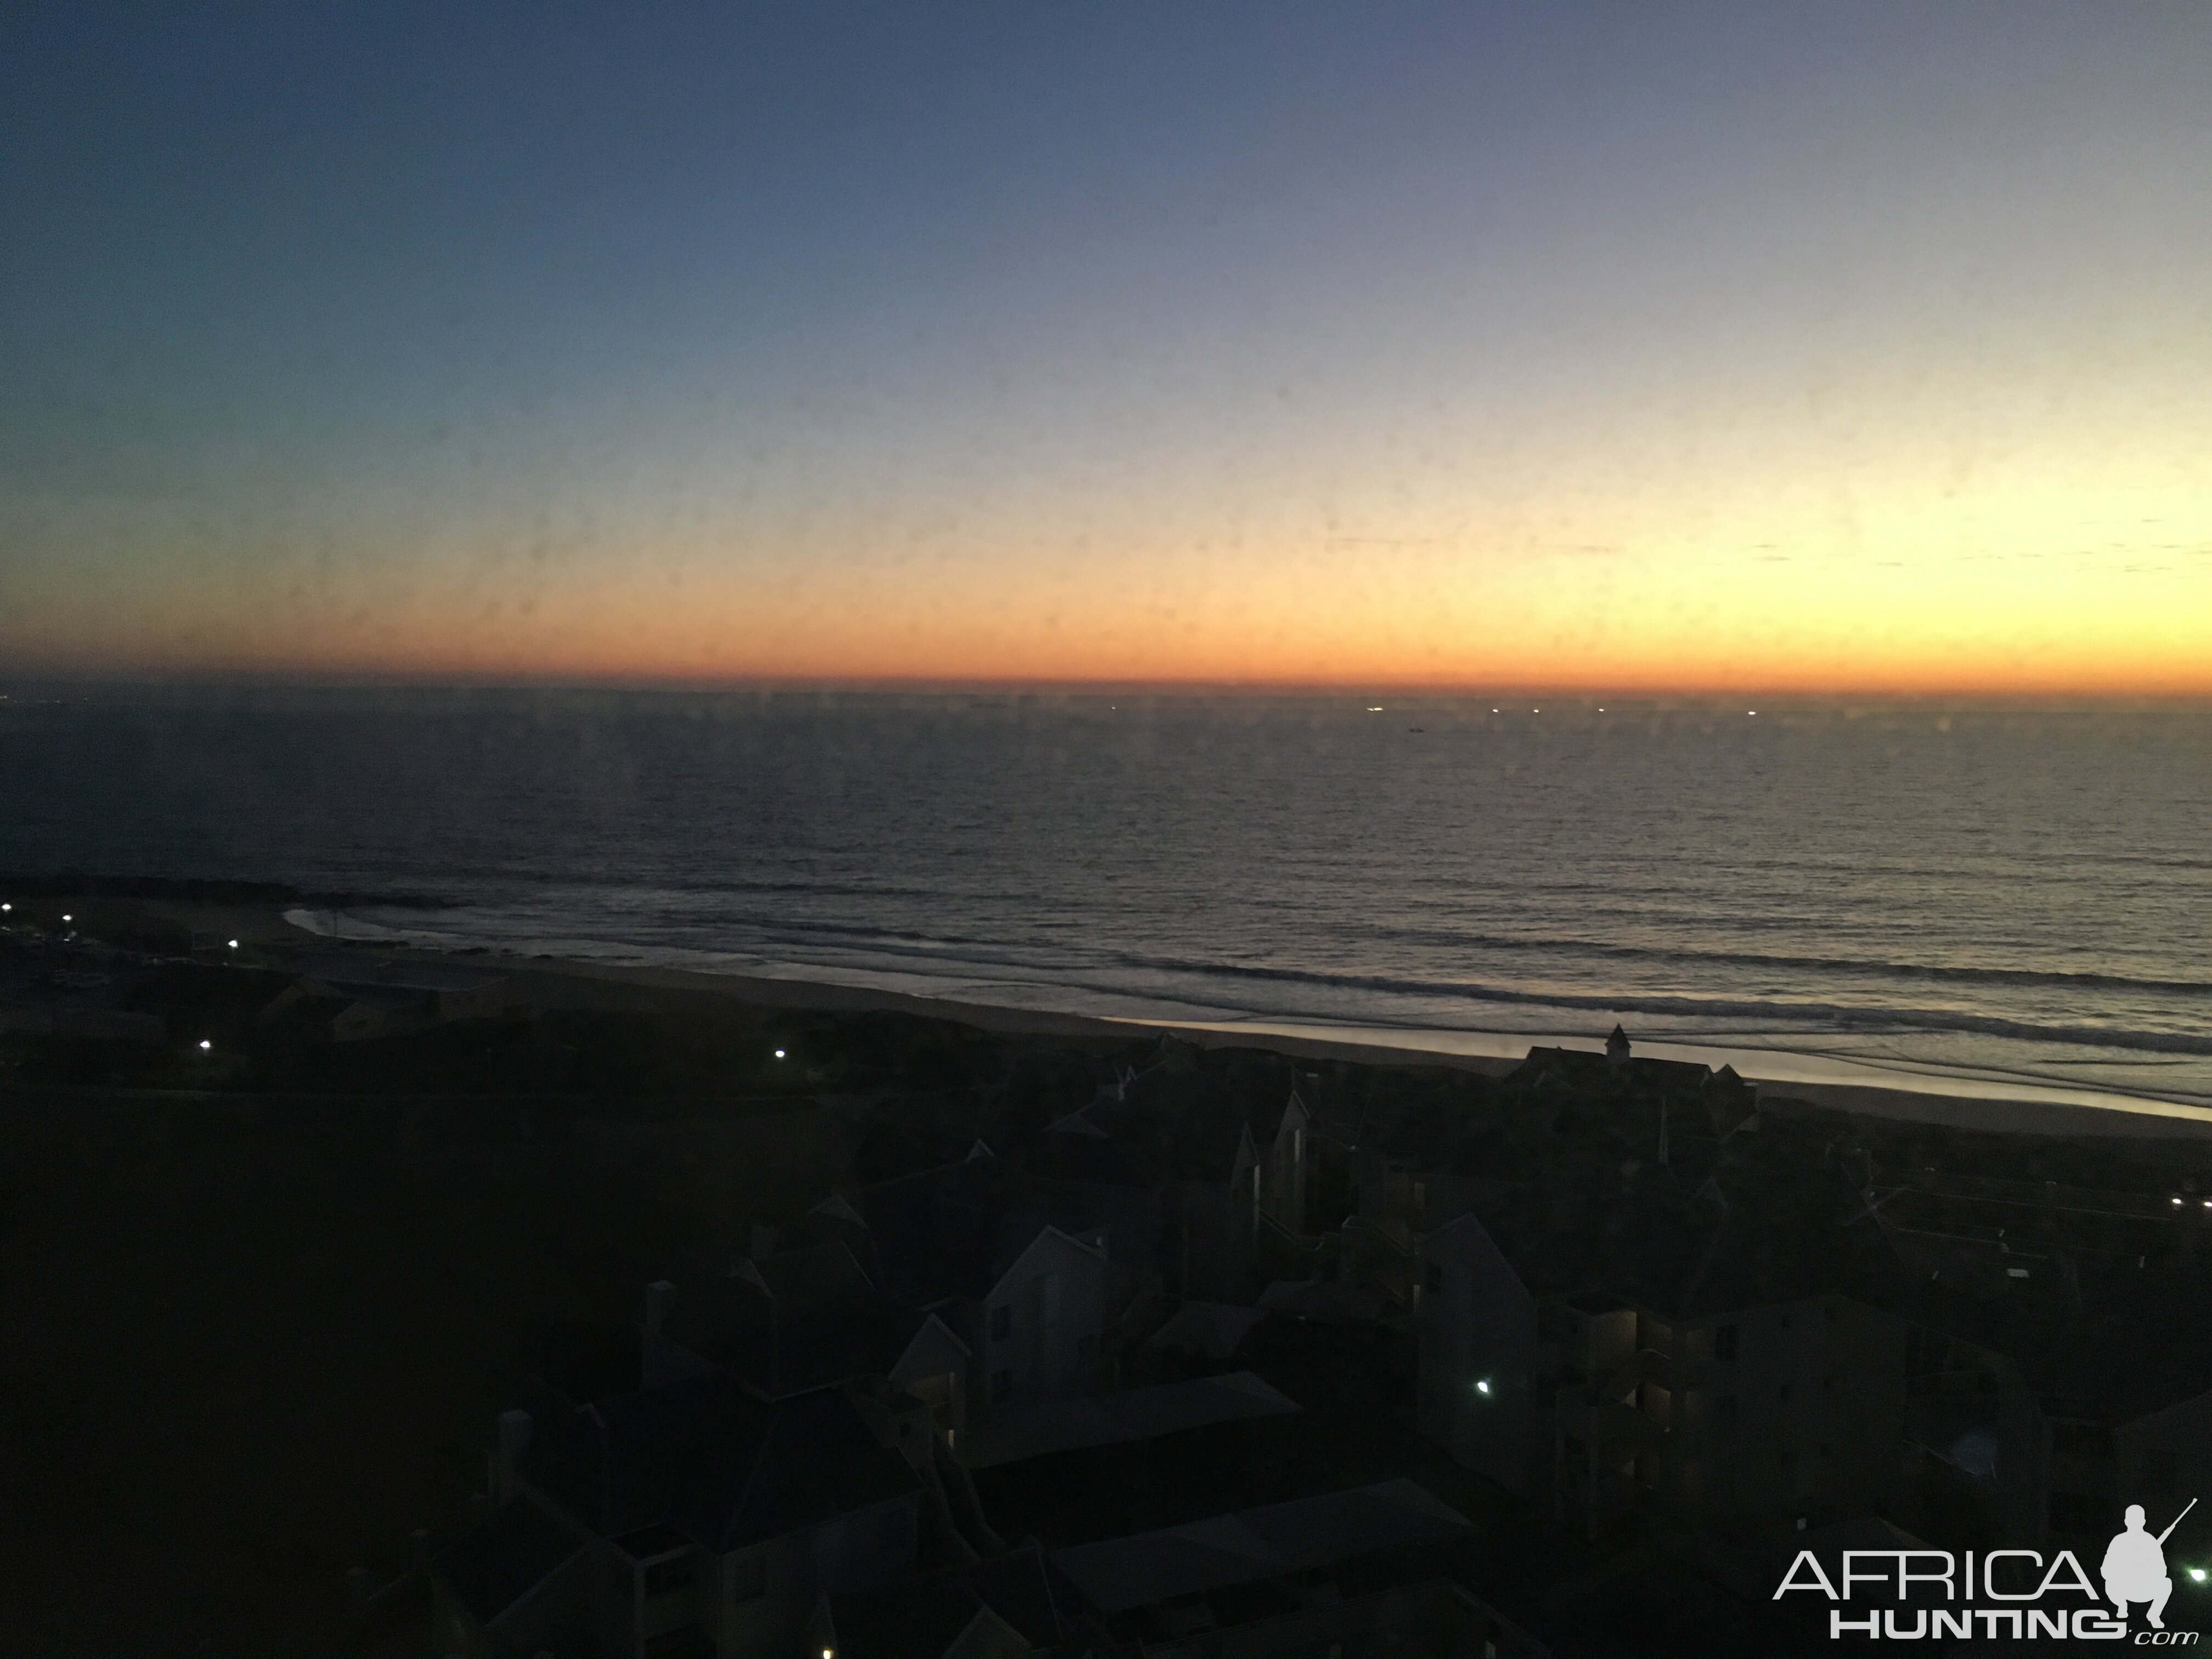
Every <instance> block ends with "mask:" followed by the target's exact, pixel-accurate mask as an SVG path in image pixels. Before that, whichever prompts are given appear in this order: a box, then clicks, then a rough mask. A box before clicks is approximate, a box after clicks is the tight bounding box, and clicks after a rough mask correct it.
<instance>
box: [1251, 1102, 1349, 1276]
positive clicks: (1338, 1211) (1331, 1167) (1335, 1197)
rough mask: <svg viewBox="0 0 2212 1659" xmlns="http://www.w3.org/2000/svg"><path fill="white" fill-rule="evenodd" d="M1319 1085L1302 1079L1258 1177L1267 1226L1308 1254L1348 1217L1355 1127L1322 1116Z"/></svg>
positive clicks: (1273, 1135)
mask: <svg viewBox="0 0 2212 1659" xmlns="http://www.w3.org/2000/svg"><path fill="white" fill-rule="evenodd" d="M1320 1100H1321V1079H1320V1077H1319V1076H1318V1075H1317V1074H1316V1073H1301V1074H1300V1075H1299V1077H1298V1079H1297V1082H1296V1083H1295V1084H1293V1085H1292V1086H1291V1092H1290V1097H1289V1098H1288V1099H1287V1100H1286V1101H1285V1102H1284V1103H1283V1109H1282V1113H1281V1115H1280V1116H1279V1117H1278V1118H1277V1119H1276V1121H1275V1122H1274V1124H1273V1126H1272V1133H1268V1134H1267V1139H1266V1141H1265V1144H1264V1146H1263V1147H1262V1150H1261V1160H1260V1167H1259V1170H1258V1172H1257V1175H1256V1176H1255V1180H1256V1182H1257V1185H1258V1208H1259V1212H1260V1215H1261V1218H1262V1220H1263V1222H1264V1223H1265V1224H1266V1225H1268V1226H1270V1227H1272V1228H1273V1230H1274V1231H1275V1232H1276V1233H1277V1234H1278V1235H1279V1237H1280V1239H1281V1240H1282V1241H1283V1243H1285V1244H1286V1245H1289V1246H1291V1247H1293V1248H1295V1247H1297V1246H1304V1247H1307V1248H1308V1249H1310V1247H1311V1245H1312V1243H1314V1242H1315V1241H1316V1240H1317V1239H1318V1237H1320V1236H1321V1235H1322V1234H1323V1233H1326V1232H1328V1231H1330V1230H1331V1229H1333V1228H1335V1227H1336V1226H1338V1225H1340V1224H1341V1223H1342V1221H1343V1219H1344V1218H1345V1216H1346V1213H1347V1212H1349V1211H1350V1209H1351V1206H1352V1181H1353V1176H1352V1157H1353V1153H1354V1152H1355V1150H1356V1148H1357V1146H1358V1128H1357V1126H1356V1125H1355V1124H1352V1123H1350V1122H1347V1121H1344V1120H1343V1119H1341V1118H1340V1117H1338V1116H1336V1115H1332V1114H1328V1113H1325V1112H1323V1111H1322V1109H1321V1108H1320V1104H1319V1102H1320Z"/></svg>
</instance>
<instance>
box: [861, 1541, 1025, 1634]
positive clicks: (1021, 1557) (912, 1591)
mask: <svg viewBox="0 0 2212 1659" xmlns="http://www.w3.org/2000/svg"><path fill="white" fill-rule="evenodd" d="M979 1615H987V1616H988V1617H991V1618H994V1619H996V1620H999V1621H1000V1622H1001V1623H1003V1624H1005V1625H1006V1626H1007V1627H1008V1628H1009V1629H1011V1630H1012V1631H1013V1632H1015V1633H1016V1635H1017V1636H1018V1637H1019V1638H1021V1639H1023V1640H1024V1641H1026V1642H1027V1643H1028V1644H1030V1646H1031V1647H1033V1648H1039V1649H1045V1650H1055V1649H1058V1648H1060V1647H1061V1646H1062V1645H1063V1644H1065V1643H1066V1639H1067V1629H1066V1623H1065V1622H1064V1620H1062V1618H1061V1615H1060V1607H1059V1604H1058V1601H1057V1599H1056V1598H1055V1597H1054V1595H1053V1590H1052V1585H1051V1583H1050V1577H1049V1574H1048V1571H1047V1570H1046V1566H1045V1560H1044V1557H1043V1554H1042V1553H1041V1552H1040V1551H1038V1550H1037V1549H1036V1548H1035V1547H1030V1548H1026V1549H1019V1550H1016V1551H1014V1552H1012V1553H1011V1554H1007V1555H1003V1556H1000V1557H997V1558H995V1559H992V1560H988V1561H985V1562H981V1563H979V1564H977V1565H973V1566H967V1567H961V1568H957V1569H955V1570H953V1571H950V1572H941V1573H933V1574H931V1575H929V1576H928V1577H922V1578H915V1579H909V1580H908V1581H907V1582H906V1583H902V1584H894V1585H889V1586H886V1587H884V1588H881V1589H871V1590H861V1591H858V1592H856V1593H854V1594H850V1595H840V1596H838V1597H836V1598H835V1599H834V1600H833V1601H831V1603H830V1613H829V1616H830V1621H831V1624H832V1625H833V1626H834V1627H835V1629H836V1633H837V1651H838V1653H839V1654H840V1655H841V1656H842V1659H909V1656H914V1659H937V1656H939V1655H942V1654H944V1653H945V1651H946V1650H948V1649H950V1648H951V1646H952V1644H954V1643H955V1642H956V1641H957V1640H958V1638H960V1636H961V1635H962V1634H963V1632H966V1631H967V1630H968V1628H969V1626H971V1625H973V1624H974V1623H975V1620H976V1619H977V1617H978V1616H979Z"/></svg>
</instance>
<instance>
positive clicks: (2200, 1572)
mask: <svg viewBox="0 0 2212 1659" xmlns="http://www.w3.org/2000/svg"><path fill="white" fill-rule="evenodd" d="M2189 1576H2190V1577H2191V1578H2193V1579H2195V1580H2196V1581H2197V1583H2200V1584H2201V1583H2203V1582H2204V1569H2203V1568H2202V1567H2191V1568H2190V1570H2189Z"/></svg>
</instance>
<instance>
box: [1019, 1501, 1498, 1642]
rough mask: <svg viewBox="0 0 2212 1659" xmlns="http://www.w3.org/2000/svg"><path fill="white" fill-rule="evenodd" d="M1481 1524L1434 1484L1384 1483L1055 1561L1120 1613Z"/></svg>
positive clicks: (1094, 1599)
mask: <svg viewBox="0 0 2212 1659" xmlns="http://www.w3.org/2000/svg"><path fill="white" fill-rule="evenodd" d="M1471 1525H1472V1523H1471V1522H1469V1521H1468V1519H1467V1517H1466V1516H1463V1515H1462V1514H1460V1513H1459V1511H1458V1510H1454V1509H1452V1508H1451V1507H1450V1506H1449V1505H1448V1504H1445V1503H1444V1502H1443V1500H1442V1499H1440V1498H1437V1497H1435V1496H1434V1495H1433V1494H1431V1492H1429V1491H1428V1490H1427V1489H1426V1488H1425V1487H1423V1486H1418V1485H1416V1484H1415V1483H1414V1482H1413V1481H1411V1480H1384V1481H1381V1482H1378V1483H1377V1484H1376V1485H1374V1486H1356V1487H1353V1488H1352V1489H1350V1490H1348V1491H1345V1492H1328V1493H1325V1494H1322V1496H1319V1497H1315V1498H1294V1499H1292V1500H1291V1502H1289V1503H1287V1504H1267V1505H1266V1506H1264V1507H1262V1508H1260V1509H1251V1510H1238V1511H1237V1512H1236V1513H1234V1514H1231V1515H1217V1516H1212V1517H1210V1518H1208V1519H1206V1520H1204V1521H1194V1522H1189V1523H1188V1524H1187V1525H1184V1526H1180V1527H1164V1528H1160V1529H1159V1530H1158V1531H1157V1532H1146V1533H1136V1534H1131V1535H1130V1536H1128V1537H1126V1538H1113V1539H1109V1540H1107V1541H1104V1542H1103V1543H1097V1544H1079V1545H1077V1546H1075V1547H1073V1548H1069V1549H1061V1550H1054V1552H1053V1553H1052V1562H1053V1565H1054V1566H1055V1567H1056V1568H1058V1569H1059V1570H1060V1571H1061V1572H1063V1573H1065V1574H1066V1576H1067V1577H1068V1578H1069V1580H1070V1581H1072V1582H1073V1583H1074V1584H1075V1586H1076V1587H1077V1588H1078V1589H1080V1590H1081V1591H1082V1592H1083V1595H1084V1596H1085V1599H1086V1600H1088V1601H1090V1603H1091V1606H1092V1607H1096V1608H1097V1610H1098V1611H1099V1612H1101V1613H1121V1612H1126V1611H1127V1610H1129V1609H1131V1608H1133V1607H1154V1606H1157V1605H1158V1604H1159V1603H1160V1602H1163V1601H1172V1600H1174V1599H1175V1598H1176V1597H1177V1596H1182V1595H1196V1594H1198V1593H1200V1592H1201V1591H1205V1590H1211V1589H1223V1588H1225V1587H1227V1586H1229V1585H1231V1584H1243V1583H1252V1582H1254V1581H1255V1580H1258V1579H1263V1578H1279V1577H1284V1576H1285V1575H1287V1574H1291V1573H1295V1572H1303V1571H1309V1570H1310V1569H1313V1568H1316V1567H1325V1566H1332V1565H1335V1564H1336V1563H1338V1562H1340V1561H1346V1560H1349V1559H1352V1558H1353V1557H1355V1556H1359V1555H1366V1554H1371V1553H1376V1552H1378V1551H1382V1550H1389V1549H1400V1548H1404V1547H1407V1546H1411V1545H1416V1544H1430V1543H1437V1542H1441V1541H1445V1540H1448V1539H1452V1538H1456V1537H1461V1536H1463V1535H1464V1534H1466V1532H1467V1531H1468V1528H1469V1527H1470V1526H1471Z"/></svg>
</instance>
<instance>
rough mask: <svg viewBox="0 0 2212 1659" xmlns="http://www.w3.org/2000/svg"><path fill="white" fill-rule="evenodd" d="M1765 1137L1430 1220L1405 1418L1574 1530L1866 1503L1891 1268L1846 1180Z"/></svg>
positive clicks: (1704, 1540) (1786, 1524)
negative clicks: (1742, 1148) (1706, 1166)
mask: <svg viewBox="0 0 2212 1659" xmlns="http://www.w3.org/2000/svg"><path fill="white" fill-rule="evenodd" d="M1632 1063H1633V1062H1632ZM1760 1139H1761V1138H1759V1137H1751V1138H1750V1142H1751V1143H1752V1144H1753V1145H1756V1144H1757V1143H1758V1142H1759V1140H1760ZM1780 1139H1781V1138H1780V1137H1778V1136H1769V1137H1765V1143H1766V1144H1765V1148H1764V1149H1762V1152H1760V1153H1759V1155H1755V1156H1747V1157H1744V1158H1742V1159H1741V1161H1740V1162H1738V1163H1736V1164H1733V1165H1729V1166H1723V1169H1722V1170H1721V1171H1720V1173H1719V1174H1717V1175H1716V1176H1708V1177H1707V1178H1706V1179H1705V1181H1704V1182H1701V1183H1700V1184H1699V1186H1698V1187H1697V1188H1694V1189H1693V1190H1692V1191H1689V1192H1685V1191H1683V1190H1682V1187H1683V1184H1685V1183H1681V1182H1677V1181H1676V1180H1675V1179H1674V1171H1673V1170H1670V1169H1668V1168H1667V1167H1664V1166H1654V1165H1651V1164H1634V1163H1631V1164H1626V1165H1624V1166H1621V1167H1620V1168H1618V1169H1613V1170H1608V1171H1604V1172H1603V1173H1601V1171H1600V1170H1595V1169H1592V1170H1585V1171H1584V1172H1583V1178H1582V1179H1581V1180H1580V1181H1578V1182H1577V1183H1575V1184H1574V1185H1573V1186H1571V1187H1568V1188H1554V1189H1552V1190H1549V1191H1545V1192H1538V1193H1532V1194H1526V1195H1524V1196H1522V1197H1521V1198H1519V1199H1517V1200H1508V1199H1500V1200H1496V1201H1494V1202H1490V1203H1486V1204H1485V1205H1483V1206H1480V1207H1479V1208H1478V1209H1474V1210H1469V1211H1468V1212H1464V1213H1462V1215H1461V1216H1459V1217H1458V1218H1455V1219H1454V1220H1452V1221H1450V1222H1448V1223H1446V1224H1445V1225H1443V1226H1442V1227H1441V1228H1439V1229H1437V1231H1435V1232H1434V1233H1432V1234H1431V1235H1430V1236H1429V1237H1427V1238H1426V1239H1425V1241H1424V1243H1423V1247H1422V1257H1423V1271H1424V1280H1425V1294H1424V1297H1423V1299H1422V1304H1421V1310H1420V1322H1421V1323H1420V1358H1419V1385H1418V1386H1419V1395H1418V1405H1417V1416H1418V1420H1419V1425H1420V1428H1421V1430H1422V1432H1423V1433H1424V1434H1425V1435H1426V1436H1428V1437H1430V1438H1431V1439H1433V1440H1435V1441H1437V1443H1440V1444H1442V1445H1444V1446H1446V1447H1447V1448H1449V1449H1450V1451H1451V1453H1452V1455H1453V1456H1454V1457H1455V1459H1456V1460H1457V1461H1458V1462H1461V1463H1462V1464H1464V1465H1466V1466H1467V1467H1468V1468H1474V1469H1476V1470H1478V1471H1480V1473H1482V1474H1486V1475H1487V1476H1489V1477H1490V1478H1491V1479H1492V1480H1497V1481H1498V1483H1499V1484H1500V1485H1502V1486H1506V1487H1508V1488H1509V1489H1510V1490H1512V1491H1514V1492H1518V1493H1520V1494H1522V1496H1524V1497H1526V1498H1530V1499H1532V1500H1534V1501H1535V1502H1538V1503H1540V1504H1542V1505H1544V1506H1545V1507H1546V1508H1547V1509H1548V1510H1551V1511H1552V1512H1553V1514H1554V1515H1555V1516H1557V1517H1558V1518H1559V1520H1560V1521H1561V1522H1564V1523H1565V1524H1569V1525H1571V1526H1573V1527H1575V1528H1577V1530H1581V1531H1583V1532H1584V1533H1586V1534H1589V1535H1590V1536H1592V1537H1595V1536H1597V1535H1598V1534H1600V1533H1601V1531H1602V1530H1604V1529H1605V1528H1607V1527H1609V1526H1611V1525H1613V1523H1615V1522H1620V1521H1623V1520H1626V1519H1629V1518H1631V1517H1637V1518H1640V1519H1642V1520H1644V1521H1646V1522H1651V1523H1654V1524H1656V1525H1657V1526H1658V1527H1660V1528H1662V1529H1665V1530H1672V1531H1674V1532H1675V1533H1678V1534H1687V1535H1688V1536H1689V1537H1690V1538H1691V1539H1692V1541H1694V1543H1695V1546H1696V1549H1697V1551H1698V1552H1699V1553H1700V1556H1701V1559H1703V1558H1705V1557H1706V1556H1714V1555H1717V1556H1721V1557H1725V1556H1726V1555H1728V1553H1729V1552H1731V1551H1733V1552H1735V1553H1736V1554H1737V1555H1738V1557H1739V1558H1741V1557H1742V1556H1743V1554H1744V1553H1746V1552H1753V1553H1756V1552H1759V1551H1761V1550H1763V1549H1764V1547H1765V1544H1766V1542H1767V1541H1771V1539H1772V1538H1773V1537H1774V1536H1776V1535H1777V1534H1784V1533H1787V1532H1791V1531H1795V1530H1796V1529H1798V1528H1800V1527H1801V1526H1819V1525H1824V1524H1826V1523H1828V1522H1832V1521H1837V1520H1843V1519H1847V1518H1850V1517H1851V1516H1857V1515H1862V1514H1873V1513H1876V1512H1879V1511H1880V1510H1881V1509H1882V1508H1883V1506H1884V1505H1885V1504H1887V1503H1888V1502H1889V1501H1890V1500H1891V1499H1892V1498H1893V1496H1894V1492H1895V1487H1896V1484H1897V1480H1898V1478H1899V1465H1900V1462H1901V1455H1902V1449H1903V1443H1904V1437H1903V1428H1904V1416H1905V1392H1904V1384H1905V1352H1904V1350H1905V1330H1906V1327H1905V1322H1904V1321H1903V1320H1902V1319H1901V1318H1899V1316H1897V1315H1896V1314H1895V1313H1893V1312H1892V1311H1890V1308H1891V1305H1892V1304H1893V1301H1894V1299H1895V1297H1896V1296H1897V1294H1898V1293H1899V1291H1900V1289H1901V1287H1902V1284H1903V1278H1902V1274H1901V1272H1900V1270H1899V1265H1898V1263H1897V1262H1896V1260H1895V1258H1894V1256H1893V1254H1892V1253H1891V1252H1890V1251H1889V1249H1888V1248H1887V1243H1885V1242H1884V1241H1883V1240H1882V1238H1881V1235H1880V1233H1879V1231H1878V1230H1877V1229H1875V1227H1874V1226H1873V1225H1871V1224H1870V1223H1869V1222H1868V1221H1867V1220H1866V1218H1865V1217H1864V1215H1863V1210H1861V1208H1860V1206H1858V1205H1857V1200H1856V1195H1855V1194H1852V1193H1851V1191H1850V1187H1849V1184H1848V1182H1844V1181H1842V1180H1839V1179H1838V1178H1836V1176H1835V1172H1834V1171H1832V1170H1828V1169H1826V1168H1825V1167H1823V1166H1822V1164H1820V1161H1819V1159H1818V1158H1817V1156H1815V1157H1813V1158H1809V1159H1808V1158H1805V1157H1803V1156H1802V1155H1801V1154H1802V1152H1803V1151H1804V1149H1803V1148H1802V1147H1800V1148H1794V1149H1790V1152H1791V1153H1792V1155H1790V1156H1779V1155H1771V1154H1779V1153H1781V1152H1784V1148H1783V1147H1781V1146H1779V1145H1778V1141H1779V1140H1780Z"/></svg>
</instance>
